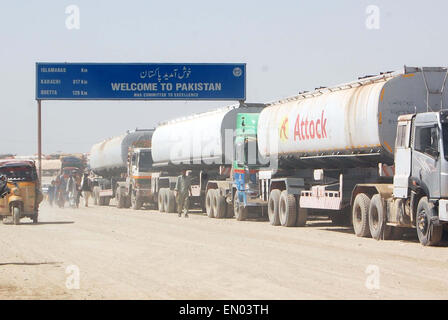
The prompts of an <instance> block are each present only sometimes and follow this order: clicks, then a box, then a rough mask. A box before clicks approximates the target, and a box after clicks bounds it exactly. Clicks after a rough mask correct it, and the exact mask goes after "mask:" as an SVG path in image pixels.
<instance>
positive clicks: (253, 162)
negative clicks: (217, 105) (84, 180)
mask: <svg viewBox="0 0 448 320" xmlns="http://www.w3.org/2000/svg"><path fill="white" fill-rule="evenodd" d="M258 117H259V114H258V113H239V114H238V115H237V125H236V130H235V153H234V154H235V160H234V161H233V181H234V188H235V196H234V212H235V217H236V219H237V220H244V219H246V218H247V216H248V207H250V206H258V205H259V202H258V201H257V200H258V198H259V187H258V172H259V168H260V155H259V152H258V144H257V126H258Z"/></svg>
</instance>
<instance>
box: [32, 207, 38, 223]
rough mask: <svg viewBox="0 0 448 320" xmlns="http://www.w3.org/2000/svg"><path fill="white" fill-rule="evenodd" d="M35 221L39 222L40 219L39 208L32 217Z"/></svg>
mask: <svg viewBox="0 0 448 320" xmlns="http://www.w3.org/2000/svg"><path fill="white" fill-rule="evenodd" d="M32 220H33V223H34V224H37V222H38V221H39V210H36V212H35V213H34V215H33V217H32Z"/></svg>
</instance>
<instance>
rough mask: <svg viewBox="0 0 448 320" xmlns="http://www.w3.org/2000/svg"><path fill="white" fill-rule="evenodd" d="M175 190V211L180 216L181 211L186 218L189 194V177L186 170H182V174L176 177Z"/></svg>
mask: <svg viewBox="0 0 448 320" xmlns="http://www.w3.org/2000/svg"><path fill="white" fill-rule="evenodd" d="M175 190H176V192H177V213H178V214H179V217H181V216H182V211H183V212H184V214H185V218H188V197H189V196H191V179H190V177H189V176H187V170H182V175H180V176H178V177H177V182H176V188H175Z"/></svg>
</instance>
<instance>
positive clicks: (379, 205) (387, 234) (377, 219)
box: [369, 194, 392, 240]
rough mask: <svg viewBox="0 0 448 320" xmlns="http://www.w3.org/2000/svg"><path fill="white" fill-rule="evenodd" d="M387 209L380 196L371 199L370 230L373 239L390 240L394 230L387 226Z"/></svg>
mask: <svg viewBox="0 0 448 320" xmlns="http://www.w3.org/2000/svg"><path fill="white" fill-rule="evenodd" d="M386 218H387V217H386V208H385V207H384V202H383V199H382V198H381V195H380V194H375V195H374V196H373V197H372V199H370V206H369V230H370V234H371V235H372V238H373V239H376V240H390V239H391V234H392V228H391V227H389V226H388V225H387V224H386Z"/></svg>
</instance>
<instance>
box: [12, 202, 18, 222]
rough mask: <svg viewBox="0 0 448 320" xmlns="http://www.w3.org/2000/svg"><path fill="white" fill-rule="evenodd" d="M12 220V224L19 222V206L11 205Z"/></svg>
mask: <svg viewBox="0 0 448 320" xmlns="http://www.w3.org/2000/svg"><path fill="white" fill-rule="evenodd" d="M12 222H13V223H14V224H20V207H19V206H14V207H12Z"/></svg>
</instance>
